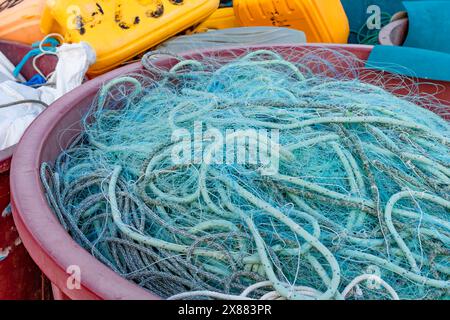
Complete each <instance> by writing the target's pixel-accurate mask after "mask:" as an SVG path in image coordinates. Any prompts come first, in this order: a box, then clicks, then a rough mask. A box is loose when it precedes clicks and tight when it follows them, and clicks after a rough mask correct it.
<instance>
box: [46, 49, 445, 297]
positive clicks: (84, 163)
mask: <svg viewBox="0 0 450 320" xmlns="http://www.w3.org/2000/svg"><path fill="white" fill-rule="evenodd" d="M155 57H157V55H155V54H150V55H147V56H146V57H145V58H144V59H143V64H144V66H145V68H146V69H147V70H149V72H150V73H151V75H150V73H146V72H143V73H141V74H134V75H129V76H125V77H121V78H117V79H115V80H113V81H112V82H110V83H108V84H106V85H105V86H104V87H103V88H102V89H101V91H100V93H99V95H98V97H97V99H95V102H94V104H93V105H92V107H91V110H90V112H89V113H88V114H87V115H86V116H85V117H84V120H83V130H84V132H83V133H82V134H81V135H79V136H78V137H77V138H76V139H75V140H74V141H73V143H71V145H70V146H69V147H68V148H67V150H65V151H64V152H62V153H61V155H60V156H59V157H58V158H57V159H56V161H55V163H54V164H48V163H43V164H42V169H41V176H42V181H43V185H44V187H45V190H46V193H47V197H48V201H49V204H50V205H51V207H52V208H53V209H54V211H55V213H56V215H57V216H58V218H59V219H60V221H61V223H62V225H63V226H64V228H65V229H66V230H67V231H68V232H69V233H70V235H71V236H72V237H73V238H74V239H75V240H76V241H77V242H78V243H79V244H80V245H81V246H83V247H84V248H85V249H86V250H89V251H90V252H91V253H92V255H94V256H95V257H96V258H98V259H99V260H101V261H102V262H103V263H104V264H106V265H108V266H109V267H110V268H111V269H113V270H114V271H115V272H117V273H118V274H120V275H121V276H123V277H124V278H126V279H128V280H130V281H133V282H135V283H137V284H138V285H140V286H142V287H144V288H146V289H148V290H149V291H151V292H153V293H155V294H157V295H159V296H161V297H164V298H171V299H198V298H217V299H399V298H401V299H446V298H449V288H450V281H449V274H450V260H449V244H450V221H449V211H450V202H449V194H450V193H449V190H450V167H449V165H450V152H449V147H450V136H449V133H450V126H449V124H448V123H447V122H446V121H445V120H443V119H442V118H440V117H438V116H437V115H436V114H434V113H432V112H430V111H428V110H426V109H424V108H422V107H421V106H430V105H433V106H434V107H435V108H438V109H439V108H441V107H439V105H438V102H437V101H433V100H432V99H431V98H430V97H425V98H424V97H423V96H419V95H417V94H416V93H417V87H414V86H413V85H411V84H408V83H407V82H406V80H405V81H403V82H400V83H399V82H398V81H393V82H392V81H391V82H390V83H391V84H392V85H393V86H394V87H392V88H390V90H391V91H395V90H397V89H401V88H403V89H404V88H405V86H407V89H408V90H409V91H410V94H409V95H406V96H404V97H403V98H399V97H397V96H395V95H393V94H391V93H389V92H388V91H387V90H385V89H384V88H382V87H380V86H381V78H380V77H382V76H385V75H377V74H375V73H365V72H364V71H362V69H361V68H360V61H358V59H357V58H356V57H355V56H353V55H351V54H349V53H344V52H339V51H330V50H323V49H311V50H309V51H305V52H303V53H302V54H300V53H295V54H292V55H290V56H289V55H287V54H286V52H281V51H280V53H277V52H274V51H264V50H259V51H254V52H250V53H248V52H247V53H245V54H238V53H236V54H235V55H234V56H233V55H232V54H229V55H225V57H224V58H220V57H217V56H214V55H211V56H207V57H201V59H197V58H198V57H194V58H192V59H183V58H177V57H175V58H174V59H178V60H179V61H178V63H176V64H175V65H174V66H173V67H172V68H171V69H168V68H164V67H163V66H161V65H159V64H158V63H157V62H158V61H159V59H154V58H155ZM397 80H398V79H397ZM388 82H389V81H388ZM393 83H395V84H393ZM199 123H200V124H199ZM262 129H264V130H267V131H268V132H269V133H270V134H267V135H265V136H264V134H259V133H260V132H261V130H262ZM196 130H197V131H196ZM226 130H232V131H231V132H232V134H231V135H229V136H228V135H225V134H224V133H225V132H226ZM255 130H260V131H258V132H259V133H258V135H255V134H254V132H255ZM174 132H181V133H182V134H181V135H180V136H178V138H176V137H175V138H174ZM208 132H209V133H210V134H208ZM218 132H219V133H222V134H224V136H226V137H227V138H226V139H225V140H226V141H220V140H219V139H218V138H217V137H218V135H216V136H215V135H214V134H211V133H216V134H217V133H218ZM194 136H197V138H199V139H197V140H194V142H193V143H192V144H191V143H190V141H191V140H189V139H193V138H192V137H194ZM214 137H215V138H214ZM235 138H236V139H235ZM239 138H244V139H241V140H239ZM234 139H235V140H234ZM195 141H197V142H198V141H200V142H201V144H200V145H197V147H194V148H192V149H191V150H189V146H192V145H193V144H195V143H196V142H195ZM239 141H240V142H239ZM224 142H227V148H228V147H229V145H230V144H231V145H233V146H235V147H236V149H237V148H238V147H241V149H242V148H243V149H244V151H247V152H248V154H251V152H250V151H251V150H253V151H254V150H256V151H257V152H259V153H260V155H261V154H268V153H267V152H266V151H270V154H272V155H275V156H274V157H272V158H271V159H272V161H274V162H275V163H278V166H277V167H274V168H275V169H277V170H272V171H271V170H266V169H267V163H266V162H264V163H263V161H262V160H261V159H260V160H261V161H259V160H258V161H254V160H255V159H252V160H253V161H252V160H251V159H250V158H249V156H248V155H247V158H245V159H246V160H248V161H244V162H243V163H241V162H239V161H237V160H236V159H235V158H234V155H233V158H232V159H233V160H234V161H226V162H223V163H220V161H212V160H213V159H214V160H220V156H217V154H219V155H220V152H219V151H223V148H222V147H223V144H225V143H224ZM185 148H187V149H185ZM174 150H175V151H174ZM180 150H184V151H186V150H188V151H186V153H185V154H188V155H191V156H193V158H194V159H195V157H196V156H198V154H201V155H203V157H200V158H197V159H200V160H201V161H199V162H196V161H191V162H189V161H188V162H183V161H181V162H175V161H174V154H175V155H178V154H179V151H180ZM227 150H228V149H227ZM227 159H228V158H227ZM263 160H264V159H263ZM271 168H272V167H271Z"/></svg>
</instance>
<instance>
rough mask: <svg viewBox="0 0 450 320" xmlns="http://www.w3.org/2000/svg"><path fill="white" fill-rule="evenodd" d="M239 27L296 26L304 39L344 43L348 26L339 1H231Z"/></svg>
mask: <svg viewBox="0 0 450 320" xmlns="http://www.w3.org/2000/svg"><path fill="white" fill-rule="evenodd" d="M233 6H234V12H235V14H236V17H237V19H238V21H239V23H240V24H241V25H242V26H246V27H247V26H278V27H287V28H292V29H298V30H301V31H303V32H305V34H306V39H307V41H308V42H328V43H347V40H348V36H349V34H350V26H349V22H348V19H347V15H346V14H345V11H344V8H343V6H342V4H341V1H340V0H234V1H233Z"/></svg>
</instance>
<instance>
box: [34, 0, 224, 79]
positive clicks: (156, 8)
mask: <svg viewBox="0 0 450 320" xmlns="http://www.w3.org/2000/svg"><path fill="white" fill-rule="evenodd" d="M218 7H219V0H48V1H47V5H46V8H45V10H44V15H43V18H42V24H41V27H42V31H43V32H45V33H52V32H58V33H61V34H62V35H63V36H64V38H65V40H66V41H67V42H80V41H86V42H87V43H89V44H90V45H91V46H92V47H93V48H94V49H95V51H96V53H97V62H96V63H95V64H94V65H93V66H92V67H91V69H90V70H89V74H90V75H94V76H95V75H98V74H102V73H104V72H106V71H109V70H111V69H113V68H114V67H116V66H118V65H120V64H121V63H122V62H124V61H126V60H129V59H131V58H133V57H134V56H136V55H138V54H139V53H142V52H144V51H146V50H148V49H150V48H152V47H154V46H156V45H157V44H159V43H161V42H163V41H164V40H166V39H168V38H170V37H172V36H174V35H176V34H177V33H179V32H181V31H184V30H185V29H187V28H189V27H192V26H193V25H195V24H198V23H199V22H201V21H203V20H205V19H206V18H207V17H208V16H210V15H211V14H212V13H213V12H214V11H215V10H216V9H217V8H218Z"/></svg>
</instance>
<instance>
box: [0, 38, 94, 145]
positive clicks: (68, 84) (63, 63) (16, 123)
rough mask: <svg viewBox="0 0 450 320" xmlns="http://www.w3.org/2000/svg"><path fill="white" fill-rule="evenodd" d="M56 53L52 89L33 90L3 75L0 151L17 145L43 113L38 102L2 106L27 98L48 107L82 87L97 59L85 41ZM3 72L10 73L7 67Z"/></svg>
mask: <svg viewBox="0 0 450 320" xmlns="http://www.w3.org/2000/svg"><path fill="white" fill-rule="evenodd" d="M56 54H57V56H58V64H57V66H56V69H55V72H54V73H53V75H52V76H51V77H50V79H49V83H54V84H55V86H54V87H51V86H42V87H40V88H38V89H34V88H31V87H28V86H25V85H22V84H19V83H17V82H15V81H13V80H10V79H9V75H11V76H12V72H10V73H9V75H8V74H6V77H7V79H5V81H3V82H1V81H0V150H3V149H6V148H8V147H10V146H12V145H14V144H16V143H18V142H19V140H20V138H21V137H22V135H23V133H24V132H25V130H26V128H27V127H28V126H29V125H30V124H31V122H32V121H33V120H34V119H35V118H36V117H37V116H38V115H39V114H40V113H41V112H42V111H43V110H44V107H43V105H42V104H37V103H24V104H20V105H15V106H11V107H3V108H2V107H1V105H4V104H7V103H10V102H15V101H20V100H30V99H32V100H40V101H42V102H45V103H46V104H51V103H53V102H54V101H55V100H56V99H58V98H60V97H62V96H63V95H64V94H66V93H68V92H69V91H71V90H73V89H75V88H76V87H78V86H79V85H81V84H82V82H83V79H84V76H85V74H86V72H87V70H88V68H89V66H90V65H91V64H93V63H94V62H95V59H96V57H95V52H94V50H93V49H92V48H91V47H90V46H89V45H88V44H87V43H84V42H82V43H77V44H63V45H62V46H61V47H58V49H57V52H56ZM5 65H6V64H5ZM6 66H7V65H6ZM5 69H6V70H10V68H9V69H7V67H5ZM10 71H11V70H10ZM0 72H1V71H0ZM13 79H14V77H13Z"/></svg>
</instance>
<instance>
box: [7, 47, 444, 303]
mask: <svg viewBox="0 0 450 320" xmlns="http://www.w3.org/2000/svg"><path fill="white" fill-rule="evenodd" d="M317 46H320V45H293V46H283V47H278V48H279V49H282V50H288V51H289V54H290V55H292V54H293V53H298V54H301V52H302V51H304V50H307V49H308V48H311V47H317ZM322 46H323V45H322ZM326 47H329V48H339V49H343V50H349V51H351V52H353V53H354V54H356V55H357V56H358V57H359V58H360V59H362V60H366V59H367V57H368V56H369V53H370V51H371V48H372V47H369V46H340V45H328V46H326ZM255 48H256V47H255ZM258 48H259V49H269V48H264V47H258ZM247 50H248V48H247V49H242V48H241V49H239V48H237V49H236V48H235V49H232V50H231V49H230V50H222V51H218V50H217V51H209V52H204V53H203V55H205V54H206V55H214V56H217V55H219V54H220V55H221V56H222V57H226V56H230V57H232V56H236V54H239V53H242V52H244V51H247ZM201 56H202V55H200V54H192V55H191V57H193V58H201ZM174 63H176V61H175V60H174V59H170V58H161V59H159V60H155V64H157V65H159V66H161V67H162V66H166V67H169V66H171V65H173V64H174ZM142 68H143V67H142V65H141V64H140V63H135V64H132V65H128V66H126V67H123V68H121V69H117V70H115V71H113V72H111V73H108V74H105V75H103V76H101V77H98V78H96V79H94V80H92V81H89V82H87V83H86V84H84V85H82V86H81V87H80V88H78V89H76V90H74V91H72V92H71V93H69V94H67V95H66V96H64V97H63V98H61V99H60V100H58V101H56V102H55V103H54V104H53V105H52V106H51V107H50V108H48V109H47V110H46V111H45V112H44V113H43V114H42V115H41V116H40V117H39V118H38V119H37V120H36V121H35V122H34V123H33V124H32V125H31V127H30V128H29V129H28V131H27V132H26V134H25V136H24V137H23V139H22V141H21V143H20V145H19V147H18V149H17V151H16V154H15V157H14V161H13V165H12V173H11V189H12V208H13V215H14V219H15V222H16V225H17V228H18V230H19V233H20V235H21V237H22V240H23V242H24V244H25V246H26V247H27V249H28V250H29V252H30V254H31V256H32V258H33V259H34V260H35V262H36V263H37V264H38V265H39V266H40V267H41V269H42V271H43V272H44V273H45V275H46V276H47V277H48V278H49V279H50V280H51V281H52V283H53V289H54V296H55V298H57V299H158V297H156V296H155V295H152V294H151V293H149V292H147V291H145V290H144V289H142V288H140V287H139V286H137V285H135V284H133V283H131V282H128V281H127V280H125V279H123V278H122V277H120V276H119V275H118V274H116V273H114V272H113V271H112V270H110V269H109V268H108V267H106V266H105V265H103V264H102V263H101V262H99V261H98V260H96V259H95V258H94V257H93V256H91V254H90V253H89V252H87V251H85V250H84V249H82V248H81V247H80V246H79V245H78V244H77V243H75V241H74V240H72V238H71V237H70V236H69V234H67V233H66V231H65V230H64V229H63V227H62V226H61V224H60V223H59V221H58V220H57V218H56V217H55V215H54V213H53V212H52V210H51V209H50V208H49V206H48V205H47V201H46V198H45V195H44V192H43V189H42V186H41V181H40V176H39V168H40V165H41V163H42V162H43V161H50V162H53V161H54V160H55V158H56V157H57V155H58V154H59V153H60V152H61V148H65V147H66V146H67V144H68V143H69V141H70V139H71V138H73V137H74V135H76V134H77V133H78V132H79V130H80V118H81V117H82V115H83V114H85V112H86V111H87V109H88V108H89V106H90V104H91V102H92V100H93V98H94V97H95V95H96V94H97V91H98V90H99V88H100V86H101V85H102V84H104V83H105V82H107V81H108V80H111V79H113V78H115V77H118V76H121V75H124V74H127V73H131V72H137V71H140V70H142ZM442 85H443V87H441V88H445V90H443V91H442V92H441V94H440V97H441V98H444V99H446V100H449V101H450V83H446V84H445V83H442ZM421 90H423V91H424V92H429V91H435V90H436V85H424V86H422V87H421ZM69 128H70V130H68V129H69ZM73 266H76V267H75V268H74V267H73ZM74 270H75V271H80V272H79V273H77V274H76V275H75V274H74V273H73V272H74ZM67 271H68V272H67ZM74 276H76V277H78V279H79V280H81V284H80V288H79V289H77V288H76V287H75V289H70V288H69V287H71V288H73V286H69V287H68V286H67V283H68V280H69V283H72V281H73V279H74Z"/></svg>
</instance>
